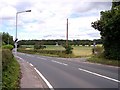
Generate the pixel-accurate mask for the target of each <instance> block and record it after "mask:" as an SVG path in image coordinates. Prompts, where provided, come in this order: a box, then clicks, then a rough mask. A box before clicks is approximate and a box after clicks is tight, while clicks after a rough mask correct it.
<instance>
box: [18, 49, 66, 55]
mask: <svg viewBox="0 0 120 90" xmlns="http://www.w3.org/2000/svg"><path fill="white" fill-rule="evenodd" d="M18 51H20V52H23V53H29V54H34V53H41V54H53V55H60V54H61V53H65V50H25V49H18Z"/></svg>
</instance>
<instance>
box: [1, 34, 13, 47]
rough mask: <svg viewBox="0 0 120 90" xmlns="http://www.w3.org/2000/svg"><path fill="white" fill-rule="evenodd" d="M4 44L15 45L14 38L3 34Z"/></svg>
mask: <svg viewBox="0 0 120 90" xmlns="http://www.w3.org/2000/svg"><path fill="white" fill-rule="evenodd" d="M2 42H3V43H4V44H11V45H14V41H13V36H11V35H9V33H5V32H3V33H2Z"/></svg>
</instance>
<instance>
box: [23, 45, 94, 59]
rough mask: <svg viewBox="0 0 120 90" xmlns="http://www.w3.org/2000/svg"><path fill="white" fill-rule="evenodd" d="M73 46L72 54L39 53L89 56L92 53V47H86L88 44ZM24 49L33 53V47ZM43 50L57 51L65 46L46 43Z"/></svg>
mask: <svg viewBox="0 0 120 90" xmlns="http://www.w3.org/2000/svg"><path fill="white" fill-rule="evenodd" d="M72 47H73V54H72V55H65V54H64V53H63V54H60V55H56V54H54V55H53V54H48V53H46V54H45V53H43V54H42V53H40V54H42V55H45V56H56V57H74V58H75V57H89V56H91V55H92V47H88V46H72ZM25 50H32V52H31V53H34V52H33V49H28V48H26V49H25ZM43 50H51V51H54V50H58V51H63V50H65V48H64V47H63V46H60V45H59V46H55V45H46V48H45V49H43ZM26 53H30V52H26Z"/></svg>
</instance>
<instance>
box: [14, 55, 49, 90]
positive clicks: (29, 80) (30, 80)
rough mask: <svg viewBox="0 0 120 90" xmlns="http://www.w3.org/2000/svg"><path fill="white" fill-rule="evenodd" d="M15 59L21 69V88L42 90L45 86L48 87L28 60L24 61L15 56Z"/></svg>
mask: <svg viewBox="0 0 120 90" xmlns="http://www.w3.org/2000/svg"><path fill="white" fill-rule="evenodd" d="M16 59H17V61H18V62H19V64H20V69H21V79H20V88H21V89H25V88H31V89H32V88H40V90H44V89H45V88H48V87H47V85H46V84H45V82H44V81H43V80H42V79H41V77H40V76H39V75H38V73H37V72H36V71H35V69H34V67H33V66H32V65H30V64H29V63H28V62H26V61H24V60H23V59H21V58H19V57H16Z"/></svg>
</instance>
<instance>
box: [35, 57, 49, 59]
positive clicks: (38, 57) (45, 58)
mask: <svg viewBox="0 0 120 90" xmlns="http://www.w3.org/2000/svg"><path fill="white" fill-rule="evenodd" d="M37 58H39V59H43V60H47V59H46V58H42V57H37Z"/></svg>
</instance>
